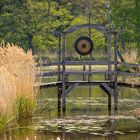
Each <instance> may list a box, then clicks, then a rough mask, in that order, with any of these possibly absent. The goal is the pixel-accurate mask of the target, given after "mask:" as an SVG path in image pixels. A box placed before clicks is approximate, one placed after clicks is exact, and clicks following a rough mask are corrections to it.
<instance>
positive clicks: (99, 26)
mask: <svg viewBox="0 0 140 140" xmlns="http://www.w3.org/2000/svg"><path fill="white" fill-rule="evenodd" d="M83 28H94V29H96V30H98V31H99V32H101V33H107V32H108V30H107V28H106V27H105V26H103V25H101V24H82V25H77V26H74V27H71V28H69V29H68V30H66V31H64V34H65V35H68V34H70V33H72V32H74V31H76V30H79V29H83Z"/></svg>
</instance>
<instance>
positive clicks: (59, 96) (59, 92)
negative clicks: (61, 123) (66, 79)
mask: <svg viewBox="0 0 140 140" xmlns="http://www.w3.org/2000/svg"><path fill="white" fill-rule="evenodd" d="M57 95H58V96H57V97H58V98H57V99H58V102H57V107H58V108H57V112H58V118H59V117H61V96H62V87H60V86H59V87H58V94H57Z"/></svg>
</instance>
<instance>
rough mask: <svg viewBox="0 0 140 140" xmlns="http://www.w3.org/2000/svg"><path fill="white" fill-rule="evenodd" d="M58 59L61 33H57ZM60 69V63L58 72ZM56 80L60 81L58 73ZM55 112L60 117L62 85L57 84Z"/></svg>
mask: <svg viewBox="0 0 140 140" xmlns="http://www.w3.org/2000/svg"><path fill="white" fill-rule="evenodd" d="M58 61H59V62H60V61H61V35H60V34H58ZM60 69H61V64H60V63H59V64H58V72H60ZM58 81H61V75H60V73H59V74H58ZM57 92H58V94H57V107H58V108H57V112H58V117H61V96H62V87H60V86H58V87H57Z"/></svg>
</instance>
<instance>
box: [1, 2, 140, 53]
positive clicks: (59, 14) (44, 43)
mask: <svg viewBox="0 0 140 140" xmlns="http://www.w3.org/2000/svg"><path fill="white" fill-rule="evenodd" d="M110 5H111V11H112V12H111V18H112V21H113V23H114V25H115V28H116V29H117V30H122V31H124V33H123V34H122V35H121V36H120V38H119V41H120V43H121V44H122V45H121V48H122V49H124V48H125V46H126V45H127V44H128V43H131V44H132V43H133V46H134V47H137V48H138V52H139V54H140V28H139V27H140V10H139V9H140V1H139V0H131V1H126V0H117V1H116V0H110ZM108 17H109V15H108V13H107V5H106V0H100V1H97V0H75V1H73V0H63V1H61V0H39V1H38V0H26V1H25V0H1V1H0V28H1V31H0V41H2V40H4V41H5V42H10V43H11V42H13V43H16V44H18V45H20V46H22V47H23V48H24V49H25V50H27V49H29V48H31V49H32V50H33V51H34V52H37V51H38V50H39V51H40V50H41V51H42V52H44V51H47V52H51V53H53V52H56V49H57V43H58V40H57V35H56V33H57V32H62V31H64V30H65V29H67V28H68V27H70V26H74V25H77V24H85V23H89V22H90V23H95V24H103V25H105V26H107V27H110V26H109V25H110V23H109V18H108ZM93 32H94V35H93V36H94V37H92V39H93V40H94V41H96V47H100V46H102V45H101V44H104V42H105V40H104V39H103V36H102V35H101V34H99V33H97V32H96V31H93ZM80 33H81V34H82V31H81V32H79V35H81V34H80ZM86 35H88V31H86ZM74 40H75V36H74V35H72V36H71V39H69V40H68V42H73V41H74ZM134 42H135V43H134ZM71 46H72V44H68V51H69V52H72V48H71Z"/></svg>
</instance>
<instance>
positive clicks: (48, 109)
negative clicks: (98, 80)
mask: <svg viewBox="0 0 140 140" xmlns="http://www.w3.org/2000/svg"><path fill="white" fill-rule="evenodd" d="M107 103H108V102H107V96H106V94H105V93H104V92H103V91H102V90H101V89H99V88H97V87H78V88H75V89H74V90H73V91H72V92H71V93H70V94H69V95H68V97H67V112H66V115H61V116H60V113H58V111H57V88H50V89H45V90H41V91H40V93H39V95H38V105H37V110H36V113H35V117H34V118H33V119H32V121H31V120H26V121H25V120H24V121H23V122H20V127H18V128H17V129H13V130H11V129H10V130H8V131H7V133H5V134H3V135H1V137H0V140H94V139H95V140H140V118H138V117H136V116H134V115H133V114H132V113H131V110H133V109H135V108H138V107H139V106H140V91H139V90H137V89H128V88H119V110H118V112H114V111H113V108H112V111H108V110H107ZM112 107H113V98H112Z"/></svg>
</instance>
